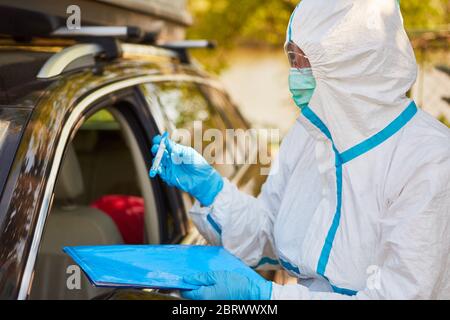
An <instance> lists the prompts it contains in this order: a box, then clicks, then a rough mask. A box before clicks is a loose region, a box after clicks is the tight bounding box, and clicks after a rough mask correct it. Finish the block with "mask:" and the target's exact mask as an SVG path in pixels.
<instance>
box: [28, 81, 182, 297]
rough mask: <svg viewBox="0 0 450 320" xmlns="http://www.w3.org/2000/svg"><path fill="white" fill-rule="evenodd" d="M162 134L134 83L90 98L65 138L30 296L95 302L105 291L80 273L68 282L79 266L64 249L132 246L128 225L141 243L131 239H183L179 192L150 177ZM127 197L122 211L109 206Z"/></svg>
mask: <svg viewBox="0 0 450 320" xmlns="http://www.w3.org/2000/svg"><path fill="white" fill-rule="evenodd" d="M143 119H147V120H146V121H142V120H143ZM156 132H157V128H156V127H155V126H154V121H153V120H151V115H149V114H148V108H146V106H145V105H143V104H142V103H141V101H140V100H139V95H137V94H136V91H135V89H134V88H130V89H125V90H121V91H117V92H113V93H111V94H109V95H107V96H104V97H100V98H99V99H98V100H96V101H95V102H93V103H91V104H90V105H89V106H87V107H86V108H85V109H84V110H83V113H82V116H81V117H80V119H79V121H77V122H75V123H74V124H73V125H72V128H71V134H70V136H67V137H65V139H61V140H60V142H59V143H60V144H64V145H65V152H64V156H63V158H62V159H63V160H62V162H61V163H60V164H59V168H58V176H57V177H56V182H55V189H54V193H53V198H52V201H53V204H52V206H51V208H49V212H48V217H47V219H46V223H45V229H44V230H43V234H42V237H41V243H40V246H39V251H38V252H37V261H36V264H35V268H34V273H33V274H34V275H33V285H32V287H31V291H30V297H31V298H33V299H90V298H94V297H96V296H98V295H99V294H105V290H101V289H95V288H93V287H92V286H90V285H89V281H88V280H87V278H85V277H84V275H82V274H81V273H80V275H81V277H82V278H81V280H80V281H79V286H75V287H74V288H69V287H67V281H66V280H67V278H68V274H67V272H68V270H69V271H70V270H76V269H73V268H74V267H76V266H75V265H74V264H73V263H70V260H69V259H68V258H67V256H66V255H65V254H64V253H63V252H62V248H63V247H64V246H77V245H114V244H123V243H127V242H126V241H127V236H126V233H127V230H128V234H130V228H131V231H132V234H135V233H136V230H135V229H133V228H135V227H136V225H140V226H141V227H142V228H143V229H144V231H143V237H142V243H130V244H145V243H150V244H159V243H176V242H179V241H180V240H181V239H182V238H183V237H184V236H185V231H184V230H185V226H184V219H183V216H182V214H183V212H182V211H181V210H182V207H181V206H180V205H179V203H178V200H177V199H176V197H177V195H176V193H174V190H167V188H166V187H165V186H164V185H162V184H161V183H160V182H159V181H156V180H150V179H149V178H148V174H147V172H148V170H149V165H150V163H151V155H150V152H149V150H150V142H149V137H151V136H153V135H155V134H156ZM80 177H81V178H82V179H81V178H80ZM81 180H83V181H81ZM81 185H83V186H81ZM124 201H125V202H126V204H125V206H124V208H123V210H122V211H117V210H115V211H114V212H110V211H108V208H116V207H117V206H118V205H119V204H121V203H123V202H124ZM139 212H140V213H141V214H142V218H143V221H141V223H140V220H139V217H138V218H137V219H131V218H133V216H136V215H138V213H139ZM118 214H121V215H120V216H118ZM124 218H127V219H128V221H125V220H124ZM127 228H128V229H127ZM106 291H108V290H106Z"/></svg>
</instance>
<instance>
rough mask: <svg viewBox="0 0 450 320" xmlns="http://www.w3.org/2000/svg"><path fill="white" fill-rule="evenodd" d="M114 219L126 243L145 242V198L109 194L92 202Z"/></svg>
mask: <svg viewBox="0 0 450 320" xmlns="http://www.w3.org/2000/svg"><path fill="white" fill-rule="evenodd" d="M91 207H93V208H96V209H98V210H101V211H103V212H104V213H106V214H107V215H108V216H110V217H111V219H113V221H114V222H115V224H116V225H117V228H118V229H119V231H120V233H121V234H122V238H123V241H124V242H125V244H143V243H144V211H145V208H144V199H142V198H140V197H132V196H123V195H108V196H104V197H101V198H100V199H98V200H97V201H95V202H94V203H92V204H91Z"/></svg>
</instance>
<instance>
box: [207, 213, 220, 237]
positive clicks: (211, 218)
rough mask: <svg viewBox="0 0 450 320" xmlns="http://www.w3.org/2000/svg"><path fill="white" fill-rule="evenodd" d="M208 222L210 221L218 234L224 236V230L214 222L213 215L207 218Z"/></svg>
mask: <svg viewBox="0 0 450 320" xmlns="http://www.w3.org/2000/svg"><path fill="white" fill-rule="evenodd" d="M206 220H208V222H209V224H210V225H211V226H212V227H213V228H214V230H216V232H217V233H218V234H219V235H220V236H222V228H221V227H220V226H219V224H218V223H217V222H216V221H215V220H214V218H213V217H212V216H211V214H208V216H207V217H206Z"/></svg>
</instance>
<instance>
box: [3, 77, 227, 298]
mask: <svg viewBox="0 0 450 320" xmlns="http://www.w3.org/2000/svg"><path fill="white" fill-rule="evenodd" d="M91 77H95V75H92V74H91V73H90V72H85V73H81V74H74V75H70V76H69V77H67V78H65V79H62V80H61V81H57V82H56V83H55V84H54V86H53V87H52V88H50V89H51V92H50V91H49V93H47V94H45V95H43V97H42V98H41V99H40V101H39V102H38V104H37V106H36V107H35V109H34V110H33V114H32V116H31V119H30V121H29V123H28V125H27V127H26V129H25V132H24V134H23V137H22V140H21V143H20V145H19V149H18V151H17V154H16V157H15V159H14V162H13V165H12V168H11V170H10V174H9V176H8V180H7V182H6V184H5V190H6V191H7V192H5V193H4V194H3V196H2V199H0V201H1V202H0V208H1V209H2V210H5V221H3V223H5V225H6V226H7V228H6V229H5V230H4V231H6V232H4V233H2V234H1V235H0V237H1V238H0V242H1V243H2V247H1V248H0V265H2V269H3V270H2V272H1V274H0V289H1V290H2V292H0V296H1V297H5V298H9V299H11V298H13V299H14V298H17V299H21V300H23V299H26V298H27V296H28V291H29V288H30V285H31V283H32V275H33V270H34V265H35V261H36V257H37V253H38V250H39V246H40V242H41V238H42V233H43V229H44V225H45V221H46V219H47V216H48V213H49V211H50V208H51V206H52V202H53V191H54V187H55V183H56V177H57V175H58V171H59V168H60V165H61V162H62V158H63V155H64V152H65V148H66V142H67V141H69V139H70V138H71V136H72V134H73V132H74V128H75V126H76V124H77V123H79V121H80V119H81V117H83V116H84V115H85V111H86V110H88V109H90V108H89V107H90V106H91V105H92V104H93V103H95V102H96V101H98V100H99V99H100V98H102V97H105V96H107V95H109V94H111V93H114V92H117V91H120V90H123V89H127V88H133V87H136V86H137V85H139V84H143V83H149V82H150V83H151V82H161V81H187V82H195V83H203V84H208V85H212V86H215V87H218V88H220V89H221V90H223V88H222V86H221V85H220V83H218V82H216V81H213V80H210V79H206V78H203V77H200V76H196V75H185V74H173V75H165V74H154V75H141V76H135V77H130V78H126V79H121V80H117V81H115V82H111V81H110V82H109V83H105V80H102V79H95V80H94V81H89V80H90V78H91ZM75 84H76V85H78V86H79V88H80V89H79V90H78V91H74V89H73V88H74V87H75ZM81 88H83V89H81ZM50 89H49V90H50ZM146 110H147V111H148V112H147V111H146V112H145V114H146V115H147V116H149V115H150V110H149V109H148V108H146ZM140 120H141V123H145V122H146V121H147V120H148V119H140ZM48 128H50V130H49V129H48ZM148 138H150V137H148ZM30 180H31V181H34V180H36V181H35V182H34V184H33V185H31V184H30ZM30 189H32V190H30ZM27 201H28V202H27ZM24 222H25V223H24ZM3 241H4V242H3ZM3 244H5V245H3ZM2 286H4V288H2Z"/></svg>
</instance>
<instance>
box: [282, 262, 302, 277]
mask: <svg viewBox="0 0 450 320" xmlns="http://www.w3.org/2000/svg"><path fill="white" fill-rule="evenodd" d="M280 262H281V265H282V266H283V267H284V268H286V269H287V270H289V271H292V272H294V273H296V274H298V275H300V269H299V268H298V267H296V266H294V265H292V264H291V263H289V262H287V261H284V260H283V259H280Z"/></svg>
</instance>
